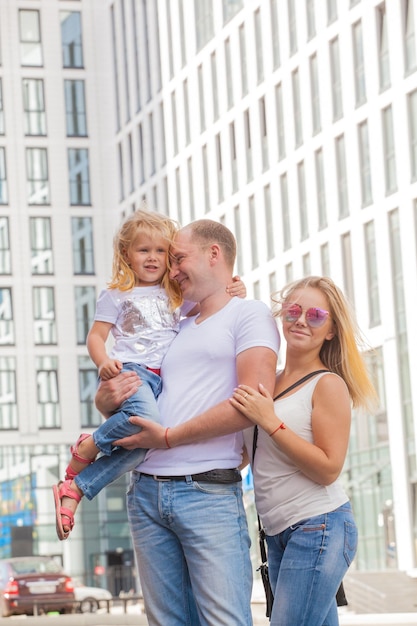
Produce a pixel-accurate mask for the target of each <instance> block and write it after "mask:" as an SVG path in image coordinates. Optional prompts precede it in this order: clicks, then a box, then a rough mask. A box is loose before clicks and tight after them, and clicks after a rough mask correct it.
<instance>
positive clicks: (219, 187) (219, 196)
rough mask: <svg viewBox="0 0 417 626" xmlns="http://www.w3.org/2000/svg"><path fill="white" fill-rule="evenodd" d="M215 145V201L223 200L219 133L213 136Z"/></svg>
mask: <svg viewBox="0 0 417 626" xmlns="http://www.w3.org/2000/svg"><path fill="white" fill-rule="evenodd" d="M214 142H215V147H216V168H217V201H218V202H223V200H224V191H223V163H222V142H221V137H220V133H217V135H216V136H215V138H214Z"/></svg>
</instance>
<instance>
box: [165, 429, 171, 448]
mask: <svg viewBox="0 0 417 626" xmlns="http://www.w3.org/2000/svg"><path fill="white" fill-rule="evenodd" d="M168 431H169V428H166V429H165V443H166V444H167V448H170V447H171V446H170V445H169V441H168Z"/></svg>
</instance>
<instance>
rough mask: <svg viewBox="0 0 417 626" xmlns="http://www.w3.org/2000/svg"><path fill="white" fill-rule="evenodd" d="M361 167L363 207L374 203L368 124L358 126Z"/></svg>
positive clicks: (363, 123)
mask: <svg viewBox="0 0 417 626" xmlns="http://www.w3.org/2000/svg"><path fill="white" fill-rule="evenodd" d="M358 143H359V167H360V175H361V192H362V206H363V207H364V206H368V205H369V204H371V202H372V179H371V155H370V150H369V134H368V122H367V121H366V120H365V121H364V122H362V124H359V126H358Z"/></svg>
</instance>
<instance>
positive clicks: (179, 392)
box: [97, 220, 279, 626]
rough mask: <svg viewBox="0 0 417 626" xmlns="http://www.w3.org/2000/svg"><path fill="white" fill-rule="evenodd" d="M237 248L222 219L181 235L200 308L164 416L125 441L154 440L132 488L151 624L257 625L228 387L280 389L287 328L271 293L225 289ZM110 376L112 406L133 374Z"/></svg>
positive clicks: (163, 400) (235, 419)
mask: <svg viewBox="0 0 417 626" xmlns="http://www.w3.org/2000/svg"><path fill="white" fill-rule="evenodd" d="M235 255H236V242H235V239H234V237H233V235H232V233H231V232H230V231H229V230H228V229H227V228H226V227H225V226H223V225H222V224H219V223H217V222H213V221H211V220H198V221H197V222H193V223H192V224H190V225H189V226H186V227H185V228H183V229H182V230H180V231H179V233H178V234H177V236H176V238H175V241H174V244H173V247H172V270H171V278H173V279H175V280H177V281H178V283H179V284H180V286H181V290H182V292H183V295H184V298H185V299H186V300H190V301H193V302H198V303H199V304H200V313H199V314H198V315H197V316H196V317H193V318H187V319H185V320H183V321H182V323H181V330H180V332H179V334H178V335H177V337H176V338H175V339H174V341H173V342H172V344H171V346H170V348H169V351H168V353H167V355H166V357H165V359H164V361H163V364H162V379H163V391H162V393H161V395H160V396H159V399H158V406H159V410H160V413H161V420H162V424H163V426H160V425H152V424H150V423H149V422H147V421H146V420H141V419H140V418H132V419H134V420H135V423H137V424H139V425H140V426H142V427H143V430H142V432H141V433H139V434H138V435H134V436H133V437H130V438H128V439H123V440H121V441H118V442H116V443H117V444H120V445H123V446H124V447H126V448H134V447H138V446H140V447H150V448H152V449H151V450H150V451H149V452H148V454H147V456H146V458H145V460H144V461H143V463H142V464H141V465H140V466H139V467H138V468H137V471H135V472H133V474H132V481H131V486H130V489H129V494H128V513H129V522H130V526H131V532H132V537H133V542H134V545H135V551H136V555H137V561H138V567H139V574H140V579H141V585H142V591H143V595H144V600H145V607H146V612H147V617H148V620H149V624H150V626H250V625H251V624H252V617H251V609H250V598H251V588H252V568H251V562H250V558H249V546H250V540H249V535H248V530H247V524H246V516H245V512H244V507H243V501H242V489H241V482H240V481H241V477H240V473H239V471H238V470H237V469H236V468H238V467H239V465H240V464H241V461H242V442H243V438H242V433H241V432H240V431H241V430H242V429H243V428H246V427H248V426H249V422H248V421H247V420H246V419H245V418H244V417H243V416H242V415H241V414H240V413H239V412H238V411H236V410H235V409H234V408H233V407H232V406H231V404H230V402H229V397H230V396H231V394H232V392H233V389H234V388H235V387H236V386H237V385H238V384H247V385H251V386H252V387H255V388H257V387H258V384H259V383H260V382H262V383H263V384H264V385H265V386H266V387H267V388H268V390H269V391H271V392H272V390H273V385H274V379H275V369H276V357H277V351H278V347H279V336H278V331H277V328H276V324H275V322H274V320H273V318H272V316H271V313H270V311H269V309H268V307H267V306H266V305H265V304H263V303H261V302H258V301H245V300H241V299H239V298H232V297H231V296H230V295H229V294H228V293H227V291H226V286H227V285H228V284H230V282H231V279H232V272H233V265H234V261H235ZM118 379H120V380H118ZM113 381H116V382H115V383H113V384H112V381H109V383H105V384H103V385H101V388H100V390H99V392H98V396H97V406H98V407H99V409H100V410H102V412H103V409H104V412H105V413H108V412H109V409H113V408H114V407H115V406H116V405H117V403H118V402H120V401H121V399H122V398H123V396H124V395H126V394H128V393H129V390H130V388H133V386H134V381H133V378H132V379H130V378H129V379H123V378H122V377H121V376H119V377H117V378H116V379H113ZM117 383H119V388H118V389H117V391H116V392H115V393H113V389H114V387H115V385H116V384H117ZM109 385H110V386H109ZM136 386H137V382H136ZM191 418H192V419H191Z"/></svg>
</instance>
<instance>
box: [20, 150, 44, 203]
mask: <svg viewBox="0 0 417 626" xmlns="http://www.w3.org/2000/svg"><path fill="white" fill-rule="evenodd" d="M26 169H27V198H28V204H49V202H50V198H49V180H48V158H47V152H46V148H26Z"/></svg>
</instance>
